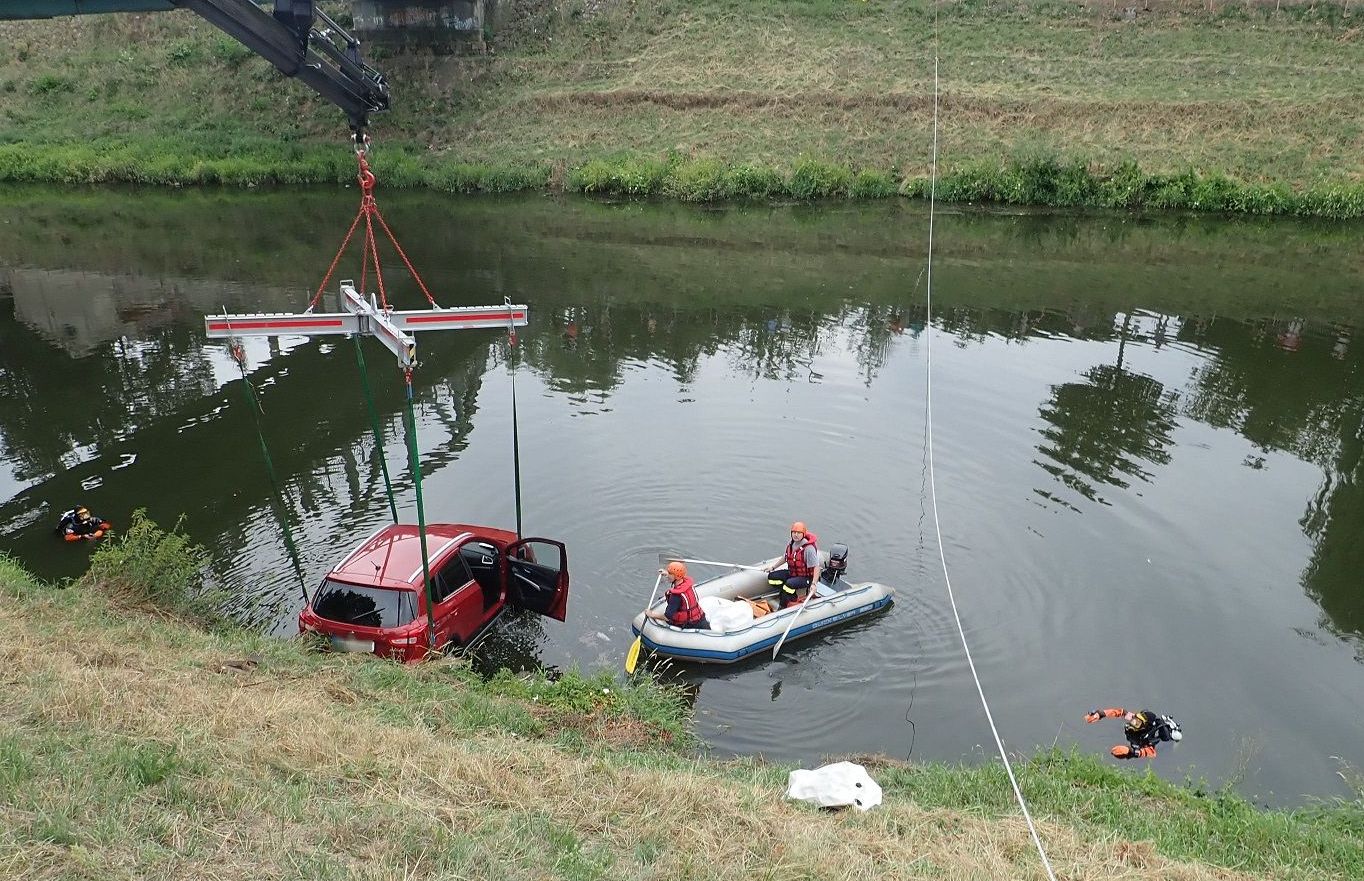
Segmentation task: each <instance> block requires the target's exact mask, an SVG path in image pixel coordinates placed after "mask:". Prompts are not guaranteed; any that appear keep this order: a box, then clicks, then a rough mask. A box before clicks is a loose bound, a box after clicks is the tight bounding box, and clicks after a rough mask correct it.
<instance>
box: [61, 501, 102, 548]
mask: <svg viewBox="0 0 1364 881" xmlns="http://www.w3.org/2000/svg"><path fill="white" fill-rule="evenodd" d="M108 531H109V522H108V521H107V520H105V519H104V518H103V517H96V516H94V515H93V514H91V513H90V509H89V508H87V507H85V506H84V505H77V506H76V507H74V508H72V509H71V510H70V511H67V512H66V513H65V514H63V515H62V519H61V520H60V521H58V523H57V534H58V535H60V536H61V537H62V538H64V539H65V540H67V541H80V540H81V539H86V540H89V541H93V540H95V539H97V538H102V537H103V536H104V533H106V532H108Z"/></svg>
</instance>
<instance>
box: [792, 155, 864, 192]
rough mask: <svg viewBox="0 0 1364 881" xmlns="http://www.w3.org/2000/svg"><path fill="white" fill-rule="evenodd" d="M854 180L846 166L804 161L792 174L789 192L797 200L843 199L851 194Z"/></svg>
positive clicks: (812, 160)
mask: <svg viewBox="0 0 1364 881" xmlns="http://www.w3.org/2000/svg"><path fill="white" fill-rule="evenodd" d="M852 180H853V176H852V171H850V170H849V169H848V168H847V167H846V166H843V165H830V164H828V163H825V162H819V161H816V160H814V159H804V160H802V161H801V162H800V164H798V165H797V166H796V170H795V172H793V173H792V175H791V181H790V183H789V184H787V191H788V192H789V193H790V194H791V195H792V196H795V197H796V198H797V199H829V198H834V197H843V196H847V195H848V194H849V193H850V192H851V190H852Z"/></svg>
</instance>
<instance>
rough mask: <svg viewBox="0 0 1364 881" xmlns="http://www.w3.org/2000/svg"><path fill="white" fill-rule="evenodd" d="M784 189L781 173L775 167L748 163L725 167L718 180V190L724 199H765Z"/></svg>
mask: <svg viewBox="0 0 1364 881" xmlns="http://www.w3.org/2000/svg"><path fill="white" fill-rule="evenodd" d="M785 189H786V185H785V183H784V182H783V181H782V179H781V174H780V173H779V172H778V171H777V170H776V169H775V168H769V167H767V166H764V165H751V164H748V163H744V164H741V165H734V166H731V167H729V168H726V169H725V171H724V174H723V175H722V176H721V181H720V192H721V193H722V198H725V199H739V198H748V199H767V198H770V197H772V196H776V195H779V194H781V193H782V192H783V191H784V190H785Z"/></svg>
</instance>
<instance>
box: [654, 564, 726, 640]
mask: <svg viewBox="0 0 1364 881" xmlns="http://www.w3.org/2000/svg"><path fill="white" fill-rule="evenodd" d="M658 574H660V575H666V576H668V578H669V579H670V580H671V581H672V585H671V586H670V587H669V588H668V590H667V592H666V593H664V594H663V597H664V599H666V600H667V602H668V604H667V606H666V607H665V609H664V610H663V611H662V612H655V611H653V610H652V609H651V610H649V611H647V612H645V613H644V614H646V615H648V616H649V617H650V618H653V619H654V620H655V621H662V622H663V623H665V624H671V625H672V626H674V627H683V628H687V629H690V630H709V629H710V622H709V621H707V620H706V613H705V612H704V611H702V609H701V601H700V600H699V599H697V596H696V582H695V581H692V579H691V578H690V577H689V576H688V575H687V567H686V566H684V565H683V564H681V563H679V562H677V561H676V560H674V561H673V562H671V563H669V564H668V567H667V568H666V569H659V570H658Z"/></svg>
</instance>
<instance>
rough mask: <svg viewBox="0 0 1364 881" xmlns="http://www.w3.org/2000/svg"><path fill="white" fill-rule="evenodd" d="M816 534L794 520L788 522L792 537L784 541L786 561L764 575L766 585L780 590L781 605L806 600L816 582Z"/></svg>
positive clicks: (817, 559) (817, 562)
mask: <svg viewBox="0 0 1364 881" xmlns="http://www.w3.org/2000/svg"><path fill="white" fill-rule="evenodd" d="M817 542H818V539H817V538H815V534H814V533H813V532H811V531H809V530H808V529H806V528H805V524H804V523H802V522H801V521H799V520H797V521H796V522H795V523H792V524H791V540H790V541H789V542H787V543H786V553H785V557H786V562H785V563H784V564H783V565H781V566H779V567H777V568H776V569H774V570H772V571H771V572H769V573H768V574H767V584H768V586H769V587H774V588H777V589H778V590H779V591H780V594H779V596H780V598H781V607H782V608H783V609H784V608H786V607H787V606H790V605H794V604H796V603H803V602H805V600H806V598H807V597H808V596H809V594H810V591H811V590H812V589H813V586H814V585H816V584H818V583H819V547H818V545H817Z"/></svg>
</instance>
